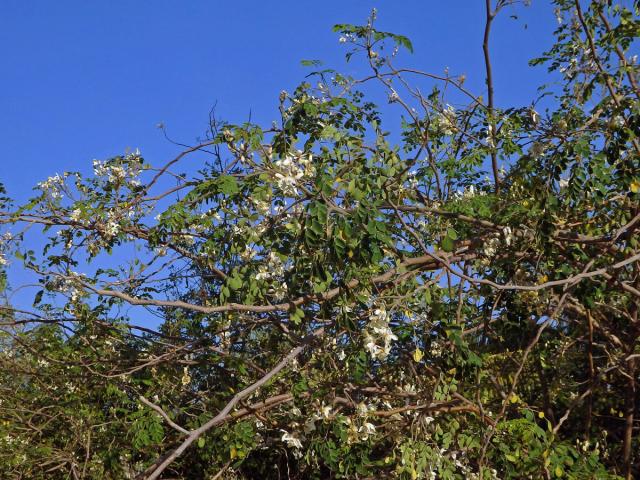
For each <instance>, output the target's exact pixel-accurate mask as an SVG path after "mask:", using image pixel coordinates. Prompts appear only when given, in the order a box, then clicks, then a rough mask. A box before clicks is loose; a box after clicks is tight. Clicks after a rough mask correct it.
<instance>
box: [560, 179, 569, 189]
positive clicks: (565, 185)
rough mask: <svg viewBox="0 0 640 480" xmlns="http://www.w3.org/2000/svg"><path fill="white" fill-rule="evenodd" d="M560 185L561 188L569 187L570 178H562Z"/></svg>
mask: <svg viewBox="0 0 640 480" xmlns="http://www.w3.org/2000/svg"><path fill="white" fill-rule="evenodd" d="M558 186H559V187H560V188H567V187H568V186H569V180H565V179H564V178H561V179H560V181H559V182H558Z"/></svg>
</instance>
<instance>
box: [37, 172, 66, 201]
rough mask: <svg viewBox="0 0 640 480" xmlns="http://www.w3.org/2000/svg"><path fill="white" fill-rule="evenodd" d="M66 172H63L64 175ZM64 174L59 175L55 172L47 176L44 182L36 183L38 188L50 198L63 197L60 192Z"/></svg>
mask: <svg viewBox="0 0 640 480" xmlns="http://www.w3.org/2000/svg"><path fill="white" fill-rule="evenodd" d="M66 175H67V174H66V173H65V174H64V176H66ZM64 176H60V175H58V174H57V173H56V174H55V175H54V176H53V177H49V178H47V179H46V180H45V181H44V182H39V183H38V188H39V189H40V190H41V191H42V193H44V194H45V195H46V196H48V197H49V198H51V199H52V200H59V199H61V198H62V197H64V194H63V193H62V190H63V187H64Z"/></svg>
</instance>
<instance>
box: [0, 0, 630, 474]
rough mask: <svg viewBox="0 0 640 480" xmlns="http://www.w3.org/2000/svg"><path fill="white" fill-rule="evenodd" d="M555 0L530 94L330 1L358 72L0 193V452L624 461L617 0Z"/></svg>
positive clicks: (229, 461) (27, 464) (466, 467)
mask: <svg viewBox="0 0 640 480" xmlns="http://www.w3.org/2000/svg"><path fill="white" fill-rule="evenodd" d="M509 3H512V2H509V1H507V0H499V1H498V3H497V4H496V7H495V9H494V10H493V11H492V12H490V13H491V14H492V15H494V14H496V13H497V12H498V10H501V9H502V8H503V7H508V6H509V5H508V4H509ZM554 3H555V6H556V10H555V12H556V16H557V18H558V23H559V26H558V28H557V30H556V33H555V34H556V41H555V43H554V44H553V46H552V47H551V48H550V49H549V50H548V52H546V53H544V54H542V56H541V57H540V58H537V59H534V60H532V62H531V63H532V64H533V65H539V64H542V65H546V66H547V68H548V69H549V78H550V80H555V82H551V83H550V85H551V86H548V87H544V88H543V90H541V92H542V94H541V97H540V98H539V99H538V100H536V102H539V105H540V106H538V105H537V104H536V102H534V103H532V104H531V105H523V106H514V107H512V108H504V109H503V108H498V107H495V106H493V105H492V104H489V103H487V102H485V101H484V100H483V98H482V96H476V95H474V94H473V93H471V92H470V91H468V90H467V89H466V88H465V86H464V78H462V77H456V76H451V75H449V74H448V73H447V74H445V75H444V76H438V75H433V74H429V73H427V72H421V71H418V70H413V69H404V68H400V67H397V66H396V61H397V56H398V54H399V49H400V48H406V49H408V50H409V51H412V49H413V46H412V44H411V42H410V41H409V40H408V39H407V38H406V37H404V36H401V35H396V34H391V33H386V32H382V31H378V30H377V29H376V28H375V12H374V14H373V15H372V16H371V18H370V19H369V21H368V23H367V24H366V25H364V26H353V25H338V26H336V27H335V30H336V31H337V32H339V34H340V35H341V37H340V42H341V43H344V44H345V45H346V46H347V47H348V52H347V58H348V59H353V60H355V59H358V58H360V59H363V61H364V63H365V64H366V66H367V67H366V68H368V69H369V73H368V74H366V75H367V76H365V77H363V78H362V79H357V78H353V77H349V76H345V75H341V74H339V73H337V72H336V71H333V70H321V71H316V72H314V73H312V75H310V76H309V77H308V79H307V81H305V82H304V83H302V84H300V86H299V87H298V88H297V89H296V90H295V91H294V92H292V93H288V92H284V91H283V92H282V93H281V95H280V112H281V119H280V122H279V123H278V124H274V125H273V126H272V127H269V128H263V127H261V126H259V125H255V124H249V123H247V124H242V125H231V124H227V123H224V122H221V121H219V120H216V119H212V121H211V125H210V135H209V137H208V138H207V139H206V140H205V141H203V142H202V143H200V144H198V145H196V146H193V147H191V148H189V149H187V150H186V151H184V152H183V153H181V154H180V155H179V156H178V157H176V158H175V159H173V160H172V161H170V162H168V163H166V164H165V165H163V166H160V167H153V166H152V165H151V164H150V163H148V162H147V160H146V159H144V158H143V156H142V155H141V153H140V152H138V151H135V152H127V153H126V154H124V155H122V156H118V157H115V158H111V159H108V160H105V161H94V165H93V167H94V168H93V170H94V172H93V175H90V176H86V177H85V176H83V175H81V174H80V173H78V172H65V173H64V174H62V175H56V176H54V177H50V178H49V179H47V180H45V181H43V182H42V183H40V184H39V185H38V187H37V191H36V195H35V196H34V198H33V199H32V200H31V201H30V202H28V203H27V204H26V205H23V206H18V207H13V206H12V205H11V204H10V203H9V201H8V199H6V198H4V196H2V197H0V205H1V209H2V212H1V213H0V222H1V223H2V224H3V225H4V226H5V227H6V231H5V233H4V234H3V237H2V239H3V240H2V243H1V244H0V249H1V250H0V269H2V275H1V276H0V282H1V283H0V288H2V289H6V293H7V294H9V293H11V290H9V287H7V286H6V282H5V273H4V271H5V270H6V269H7V268H22V269H24V270H25V271H28V272H31V274H32V275H34V277H35V278H37V282H38V283H39V289H38V290H39V291H38V292H37V293H36V295H35V298H34V302H33V306H32V307H30V308H26V307H24V306H21V307H17V306H11V305H10V302H9V301H7V302H6V303H5V305H4V306H3V307H2V308H1V309H0V316H1V321H2V329H1V330H0V364H1V365H2V369H1V372H2V373H0V388H1V389H2V395H1V397H0V446H1V447H2V448H1V449H0V476H1V477H2V478H7V479H18V478H22V479H26V478H29V479H45V478H46V479H55V478H61V479H62V478H76V479H80V478H91V479H120V478H150V479H153V478H160V476H161V475H165V477H164V478H184V479H187V478H189V479H196V478H203V479H204V478H285V477H286V478H310V479H313V478H318V479H320V478H407V479H418V478H426V479H436V478H437V479H463V478H483V479H492V478H575V479H585V478H598V479H605V478H623V477H626V478H634V476H636V475H640V458H639V457H638V455H637V453H636V452H637V451H638V450H640V443H639V441H638V419H637V415H636V413H637V410H638V407H639V404H640V396H639V395H638V375H639V373H638V372H639V369H638V366H637V362H638V358H640V343H639V341H638V338H639V336H640V321H639V319H638V304H639V302H640V283H639V282H640V276H639V274H640V272H639V270H638V269H639V264H638V260H640V252H639V250H638V248H639V245H638V236H637V233H636V232H637V229H638V227H639V226H640V209H639V204H638V200H639V199H640V174H639V166H640V165H639V158H640V155H639V154H640V140H639V139H638V135H637V132H638V131H640V103H639V101H638V100H639V98H640V89H639V88H638V84H637V74H638V66H637V58H636V56H635V55H631V54H632V51H633V49H634V48H635V47H637V37H638V32H639V28H640V23H639V18H638V11H637V6H636V7H635V8H631V7H627V6H625V5H624V3H623V2H615V1H614V2H609V4H606V3H605V2H600V1H596V0H593V1H591V2H588V3H587V4H585V2H582V3H580V2H578V1H568V0H556V1H555V2H554ZM487 59H488V57H487ZM307 64H308V65H309V66H310V67H313V68H316V67H317V66H318V62H314V61H308V62H307ZM487 66H488V71H489V67H490V64H489V60H487ZM489 76H490V75H488V77H489ZM380 86H381V87H383V89H384V92H385V94H384V95H385V97H384V98H383V99H382V101H381V99H380V98H378V97H377V95H379V91H380V89H379V88H378V87H380ZM491 89H492V87H491ZM426 91H428V92H430V93H429V94H428V95H423V94H422V93H421V92H426ZM384 101H386V102H388V103H389V105H388V106H385V107H379V106H378V105H381V104H382V103H383V102H384ZM536 107H537V108H539V109H542V107H544V110H543V111H541V112H540V113H539V112H538V111H536V110H535V108H536ZM191 156H198V157H199V158H200V157H202V158H205V159H206V163H203V164H204V166H203V167H202V168H201V170H199V171H198V172H192V173H182V172H179V171H177V170H175V169H176V168H178V167H179V166H180V165H181V163H180V162H183V161H184V160H185V159H186V158H189V157H191ZM493 160H495V161H496V162H498V165H503V168H502V169H500V170H497V171H496V170H495V169H494V170H493V172H492V173H490V174H488V175H487V173H486V170H489V169H490V168H491V167H492V166H493V165H495V163H492V164H491V165H490V164H489V162H490V161H491V162H493ZM180 168H184V169H187V170H188V167H187V166H185V167H180ZM496 172H497V175H496ZM0 194H2V195H4V193H3V192H0ZM37 226H41V227H42V229H41V231H40V232H35V230H36V227H37ZM30 236H31V238H30ZM34 237H35V238H34ZM43 239H44V241H43V245H42V248H35V247H33V245H34V244H36V242H37V241H39V240H40V241H42V240H43ZM30 248H31V249H30ZM36 250H38V251H36ZM10 259H11V262H12V263H13V265H12V266H11V267H9V266H8V265H9V263H10Z"/></svg>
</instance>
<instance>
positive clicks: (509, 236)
mask: <svg viewBox="0 0 640 480" xmlns="http://www.w3.org/2000/svg"><path fill="white" fill-rule="evenodd" d="M502 234H503V235H504V243H505V244H506V245H507V246H510V245H511V243H512V242H513V233H512V232H511V227H504V228H503V229H502Z"/></svg>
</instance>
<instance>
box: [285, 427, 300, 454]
mask: <svg viewBox="0 0 640 480" xmlns="http://www.w3.org/2000/svg"><path fill="white" fill-rule="evenodd" d="M280 431H281V432H282V437H281V440H282V441H283V442H284V443H286V444H287V446H289V447H290V448H293V449H295V450H301V449H302V442H301V441H300V439H299V438H298V437H296V436H295V435H293V434H291V433H289V432H287V431H286V430H280Z"/></svg>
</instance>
